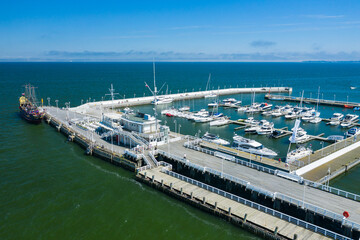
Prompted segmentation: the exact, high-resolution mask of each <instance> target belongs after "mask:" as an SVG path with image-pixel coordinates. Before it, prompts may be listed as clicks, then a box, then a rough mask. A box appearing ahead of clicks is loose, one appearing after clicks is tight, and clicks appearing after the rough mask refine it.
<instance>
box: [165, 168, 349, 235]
mask: <svg viewBox="0 0 360 240" xmlns="http://www.w3.org/2000/svg"><path fill="white" fill-rule="evenodd" d="M162 172H163V173H166V174H168V175H170V176H172V177H175V178H177V179H180V180H182V181H185V182H187V183H190V184H193V185H195V186H198V187H201V188H203V189H206V190H208V191H210V192H213V193H216V194H218V195H220V196H223V197H226V198H228V199H231V200H233V201H236V202H239V203H241V204H244V205H247V206H249V207H251V208H254V209H257V210H259V211H262V212H265V213H267V214H270V215H273V216H275V217H278V218H280V219H282V220H285V221H287V222H290V223H293V224H295V225H297V226H301V227H304V228H306V229H309V230H311V231H313V232H316V233H320V234H322V235H324V236H327V237H331V238H333V239H339V240H340V239H341V240H350V239H351V238H348V237H346V236H343V235H340V234H338V233H335V232H332V231H329V230H327V229H325V228H322V227H319V226H317V225H314V224H312V223H308V222H306V221H303V220H301V219H298V218H295V217H292V216H289V215H287V214H283V213H282V212H279V211H276V210H274V209H271V208H268V207H266V206H263V205H260V204H258V203H255V202H252V201H249V200H247V199H244V198H241V197H239V196H236V195H234V194H231V193H229V192H225V191H223V190H221V189H218V188H215V187H213V186H210V185H207V184H205V183H202V182H200V181H197V180H194V179H192V178H188V177H186V176H183V175H180V174H178V173H175V172H172V171H169V170H166V169H162ZM238 217H240V218H242V217H241V216H238Z"/></svg>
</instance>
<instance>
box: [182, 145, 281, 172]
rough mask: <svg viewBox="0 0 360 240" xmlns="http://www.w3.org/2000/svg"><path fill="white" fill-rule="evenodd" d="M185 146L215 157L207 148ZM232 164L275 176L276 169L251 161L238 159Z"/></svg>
mask: <svg viewBox="0 0 360 240" xmlns="http://www.w3.org/2000/svg"><path fill="white" fill-rule="evenodd" d="M184 146H185V147H187V148H189V149H193V150H196V151H199V152H203V153H207V154H209V155H212V156H214V155H215V153H216V152H214V151H211V150H207V149H205V148H202V147H199V146H194V145H191V144H187V143H184ZM225 160H228V161H231V160H230V159H225ZM232 162H235V163H238V164H241V165H244V166H247V167H251V168H254V169H256V170H259V171H263V172H266V173H269V174H275V170H274V169H271V168H268V167H264V166H262V165H259V164H256V163H252V162H249V161H244V160H241V159H238V158H236V157H235V158H234V161H232Z"/></svg>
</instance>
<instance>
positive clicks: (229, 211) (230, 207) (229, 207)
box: [229, 207, 231, 215]
mask: <svg viewBox="0 0 360 240" xmlns="http://www.w3.org/2000/svg"><path fill="white" fill-rule="evenodd" d="M229 215H231V207H229Z"/></svg>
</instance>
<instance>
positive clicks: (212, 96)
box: [204, 93, 217, 98]
mask: <svg viewBox="0 0 360 240" xmlns="http://www.w3.org/2000/svg"><path fill="white" fill-rule="evenodd" d="M216 97H217V95H216V94H215V93H210V94H207V95H205V96H204V98H216Z"/></svg>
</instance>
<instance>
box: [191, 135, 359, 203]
mask: <svg viewBox="0 0 360 240" xmlns="http://www.w3.org/2000/svg"><path fill="white" fill-rule="evenodd" d="M359 139H360V137H359ZM347 140H348V142H351V144H352V143H354V139H353V138H348V139H347ZM343 141H345V140H343ZM192 143H193V144H192ZM339 145H340V144H339ZM349 145H350V144H349ZM184 146H185V147H187V148H189V149H193V150H196V151H200V152H203V153H207V154H209V155H212V156H215V155H216V152H214V151H211V150H208V149H204V148H201V147H199V146H195V142H194V141H190V142H186V143H184ZM330 147H332V146H331V145H330V146H327V147H326V148H330ZM318 151H320V150H318ZM219 157H220V156H219ZM220 158H221V157H220ZM224 159H225V160H227V161H232V162H235V163H238V164H241V165H244V166H247V167H251V168H254V169H257V170H259V171H263V172H266V173H269V174H273V175H277V176H279V177H284V176H283V175H286V177H285V178H287V179H290V180H292V181H296V182H298V183H300V184H303V183H305V184H307V185H308V186H309V187H314V188H318V189H321V190H323V191H326V192H330V193H333V194H336V195H339V196H342V197H345V198H349V199H352V200H355V201H360V195H358V194H355V193H351V192H347V191H344V190H342V189H338V188H334V187H331V186H327V185H324V184H321V183H318V182H313V181H310V180H307V179H304V178H302V177H300V176H297V175H294V174H291V173H286V172H284V171H279V170H273V169H271V168H267V167H264V166H261V165H258V164H255V163H250V162H248V161H244V160H241V159H238V158H235V159H234V160H230V158H224ZM207 169H209V168H207ZM280 173H281V174H280Z"/></svg>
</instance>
